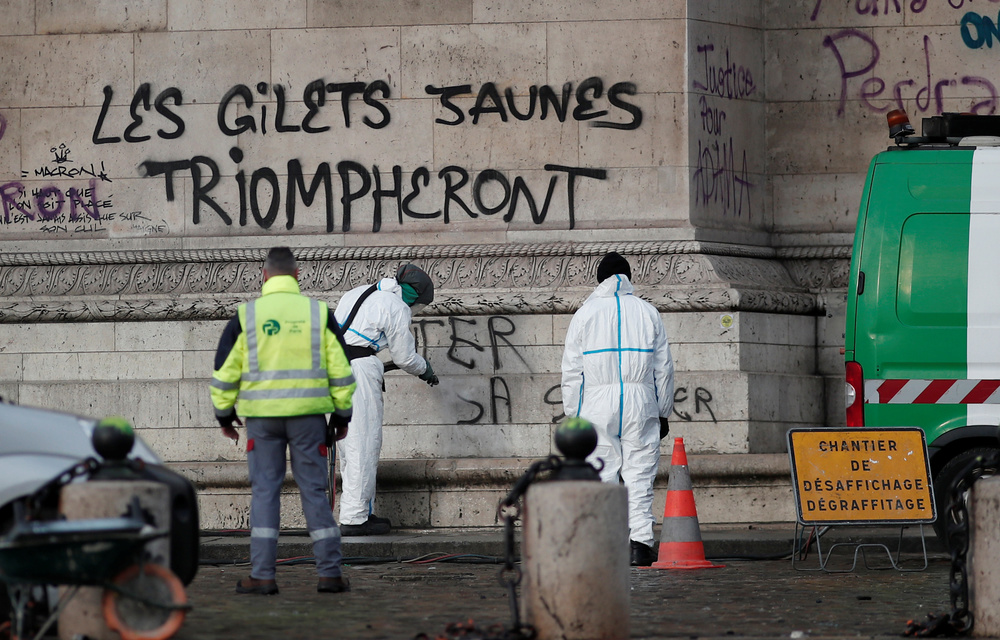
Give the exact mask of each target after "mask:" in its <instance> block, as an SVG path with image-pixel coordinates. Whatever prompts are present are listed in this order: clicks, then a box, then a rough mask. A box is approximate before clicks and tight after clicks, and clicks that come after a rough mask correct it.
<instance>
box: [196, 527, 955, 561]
mask: <svg viewBox="0 0 1000 640" xmlns="http://www.w3.org/2000/svg"><path fill="white" fill-rule="evenodd" d="M923 530H924V543H925V544H926V548H927V554H928V555H929V556H938V555H947V551H946V548H945V545H944V544H943V543H942V542H941V541H939V540H938V539H937V537H935V535H934V532H933V530H932V529H931V527H930V526H929V525H927V526H924V527H923ZM811 531H812V529H811V528H809V529H805V530H802V529H800V530H799V533H800V536H799V537H800V543H799V544H800V545H803V544H805V543H806V542H807V541H808V540H809V534H810V532H811ZM656 535H657V537H658V536H659V535H660V533H659V531H657V532H656ZM248 536H249V534H247V533H245V532H242V533H218V532H210V531H206V532H202V538H201V546H200V553H201V560H202V562H203V563H205V564H232V563H245V562H249V557H250V538H249V537H248ZM701 537H702V542H703V543H704V545H705V555H706V557H708V558H734V559H736V558H745V559H762V560H763V559H774V560H777V559H781V558H786V557H787V558H788V559H789V560H790V559H791V552H792V544H793V540H794V539H795V524H794V523H785V524H778V525H775V524H770V523H768V524H761V525H738V526H731V527H720V526H719V525H704V526H702V527H701ZM821 544H822V548H823V552H824V554H826V553H828V552H829V551H830V549H831V548H832V545H834V544H841V545H844V547H843V548H838V549H837V550H836V551H835V553H836V554H837V556H836V557H837V558H840V557H841V556H843V557H848V556H850V555H852V554H853V553H854V551H853V549H854V545H857V544H865V545H884V546H885V547H886V549H888V550H889V551H891V552H892V553H894V554H895V552H896V551H897V549H899V550H900V551H901V552H902V553H904V554H919V553H921V541H920V528H919V526H917V525H907V526H905V527H903V529H902V537H901V536H900V527H883V526H878V527H861V526H838V527H829V528H828V529H827V531H826V532H825V533H823V534H822V537H821ZM342 548H343V554H344V558H345V562H346V563H347V564H350V563H351V561H352V560H353V561H355V562H357V563H359V564H360V563H363V562H371V561H390V562H391V561H400V560H409V559H413V558H418V557H424V556H429V555H430V554H440V555H444V554H455V555H462V556H468V557H469V558H467V559H470V560H471V559H473V558H472V556H483V557H484V558H483V559H484V560H487V559H502V558H503V557H504V553H505V543H504V539H503V530H502V529H499V528H481V529H402V530H398V531H393V532H392V533H390V534H388V535H384V536H360V537H349V538H344V539H343V546H342ZM866 551H867V553H868V555H869V556H870V557H871V558H872V559H873V560H876V561H878V562H880V563H884V562H885V560H886V555H885V553H886V552H885V551H884V550H882V549H879V548H872V547H870V546H866ZM514 553H515V554H516V555H520V529H517V530H516V531H515V546H514ZM311 556H312V543H311V541H310V539H309V536H308V535H307V534H306V532H304V531H286V532H283V534H282V535H281V537H280V538H279V539H278V557H279V558H281V559H290V558H303V557H306V558H308V557H311ZM879 556H881V557H879ZM801 562H802V563H803V564H804V565H806V564H809V563H812V564H816V563H817V560H816V547H815V544H814V543H813V544H811V545H810V546H809V554H807V555H806V557H805V558H804V559H802V560H801ZM848 562H849V558H848ZM860 562H861V559H860V557H859V563H860Z"/></svg>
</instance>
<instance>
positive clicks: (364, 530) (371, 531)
mask: <svg viewBox="0 0 1000 640" xmlns="http://www.w3.org/2000/svg"><path fill="white" fill-rule="evenodd" d="M391 530H392V525H391V524H390V523H389V519H388V518H379V517H378V516H376V515H370V516H368V519H367V520H365V521H364V522H362V523H361V524H342V525H340V535H342V536H345V537H347V536H382V535H385V534H387V533H389V531H391Z"/></svg>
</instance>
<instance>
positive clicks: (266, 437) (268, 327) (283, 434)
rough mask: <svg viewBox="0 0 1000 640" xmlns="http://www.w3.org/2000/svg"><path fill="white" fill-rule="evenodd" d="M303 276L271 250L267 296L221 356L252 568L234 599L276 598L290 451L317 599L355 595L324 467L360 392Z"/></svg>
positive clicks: (219, 384)
mask: <svg viewBox="0 0 1000 640" xmlns="http://www.w3.org/2000/svg"><path fill="white" fill-rule="evenodd" d="M298 273H299V271H298V266H297V263H296V261H295V256H294V255H293V254H292V251H291V250H290V249H288V248H287V247H275V248H273V249H271V250H270V251H269V252H268V254H267V260H266V261H265V263H264V271H263V276H264V286H263V288H262V290H261V296H260V297H259V298H257V299H256V300H254V301H252V302H249V303H246V304H242V305H240V307H239V312H238V313H237V314H236V316H234V317H233V318H232V319H231V320H230V321H229V324H228V325H226V328H225V330H224V331H223V333H222V338H221V339H220V340H219V348H218V350H217V352H216V354H215V372H214V373H213V374H212V389H211V391H212V404H213V405H214V406H215V416H216V418H217V419H218V421H219V424H220V425H221V426H222V432H223V433H224V434H225V435H226V436H227V437H230V438H232V439H233V440H236V441H237V442H238V441H239V435H238V433H237V431H236V429H235V427H234V425H235V424H238V425H242V424H243V423H242V422H241V421H240V419H239V418H238V417H237V415H239V416H241V417H243V418H245V419H246V427H247V463H248V465H249V469H250V487H251V501H250V562H251V565H252V568H251V572H250V576H249V577H248V578H244V579H242V580H240V581H239V582H238V583H237V584H236V591H237V593H258V594H262V595H270V594H275V593H278V585H277V582H276V580H275V563H276V559H277V550H278V528H279V523H280V504H279V497H280V491H281V483H282V481H283V480H284V477H285V451H286V448H288V449H290V450H291V456H290V457H291V462H292V474H293V476H294V477H295V482H296V484H298V486H299V493H300V494H301V496H302V510H303V513H304V515H305V518H306V525H307V527H308V529H309V535H310V537H311V538H312V541H313V553H314V555H315V556H316V570H317V573H318V574H319V582H318V585H317V591H320V592H330V593H336V592H341V591H349V590H350V583H349V582H348V581H347V579H346V578H344V577H343V575H342V570H341V558H342V554H341V550H340V529H339V527H338V526H337V523H336V521H335V520H334V518H333V513H332V512H331V510H330V503H329V502H328V501H327V497H326V484H327V479H328V476H327V473H328V472H327V469H328V466H327V462H326V457H327V455H328V447H329V446H330V445H332V443H333V441H334V440H339V439H340V438H343V437H344V436H345V435H347V425H348V423H349V422H350V419H351V414H352V396H353V394H354V389H355V386H356V385H355V382H354V376H353V374H352V373H351V364H350V362H349V361H348V360H347V356H346V355H344V338H343V335H342V334H341V333H340V328H339V327H338V325H337V323H336V322H335V321H333V314H332V313H331V312H330V310H329V308H328V307H327V305H326V303H324V302H321V301H319V300H314V299H312V298H308V297H306V296H304V295H302V294H301V293H300V292H299V284H298ZM326 414H330V419H329V422H328V421H327V419H326Z"/></svg>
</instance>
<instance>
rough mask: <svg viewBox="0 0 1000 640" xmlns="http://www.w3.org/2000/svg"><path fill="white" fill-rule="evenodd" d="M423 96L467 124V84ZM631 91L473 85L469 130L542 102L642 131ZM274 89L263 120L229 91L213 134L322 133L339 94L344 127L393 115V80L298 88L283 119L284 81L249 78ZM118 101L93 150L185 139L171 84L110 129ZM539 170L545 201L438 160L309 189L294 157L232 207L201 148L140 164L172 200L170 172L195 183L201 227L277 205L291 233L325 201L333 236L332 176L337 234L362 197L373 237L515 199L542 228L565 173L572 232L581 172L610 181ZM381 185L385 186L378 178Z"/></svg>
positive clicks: (261, 171)
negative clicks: (613, 112)
mask: <svg viewBox="0 0 1000 640" xmlns="http://www.w3.org/2000/svg"><path fill="white" fill-rule="evenodd" d="M426 92H427V94H428V95H432V96H437V97H438V98H439V100H440V102H441V105H442V106H443V107H444V108H445V109H447V110H448V111H450V112H452V113H453V114H454V118H453V119H451V120H445V119H442V118H438V119H436V120H435V122H437V123H440V124H444V125H449V126H456V125H459V124H462V123H463V122H466V112H464V111H462V110H461V109H460V108H459V107H458V106H457V105H456V104H455V103H454V102H452V99H453V98H456V97H458V96H461V95H465V94H471V92H472V87H471V85H454V86H446V87H436V86H434V85H428V86H427V87H426ZM636 92H637V90H636V87H635V85H634V84H633V83H630V82H619V83H615V84H613V85H611V86H610V87H609V88H608V89H607V91H606V92H605V84H604V81H603V80H601V79H600V78H587V79H586V80H584V81H583V82H581V83H580V84H579V85H578V86H577V87H576V90H575V91H574V90H573V84H572V83H566V84H565V85H563V87H562V90H561V93H560V94H557V93H556V92H555V90H553V89H552V88H551V87H549V86H548V85H543V86H541V87H538V86H535V85H532V86H531V87H530V88H529V95H528V104H527V106H525V105H523V104H522V105H521V106H520V107H519V106H518V100H519V99H520V98H515V96H514V94H513V90H512V89H511V88H506V89H504V91H503V94H504V99H501V97H500V90H499V89H498V88H497V87H496V85H495V84H493V83H486V84H484V85H482V86H481V87H480V88H479V91H478V93H477V97H476V101H475V105H474V106H473V107H471V108H470V109H469V110H468V116H469V118H470V119H471V122H472V124H474V125H475V124H478V122H479V120H480V118H482V117H484V116H486V115H491V114H492V115H495V116H496V117H498V118H499V119H500V120H501V121H503V122H507V121H508V114H509V115H512V116H514V118H515V120H528V119H531V118H533V117H534V114H535V112H536V104H537V106H538V109H537V111H538V114H539V116H538V117H539V119H542V120H544V119H546V118H547V117H548V115H549V111H550V109H551V112H552V113H553V114H554V115H555V117H556V118H558V119H559V121H560V122H563V121H565V120H566V119H567V117H569V116H570V115H572V117H573V119H575V120H578V121H591V122H590V124H591V126H593V127H606V128H613V129H624V130H631V129H635V128H638V127H639V125H640V124H641V123H642V111H641V109H640V108H639V107H637V106H635V105H634V104H632V103H630V102H628V101H626V100H624V99H623V96H631V95H635V94H636ZM272 94H273V96H274V99H275V105H274V111H273V113H272V114H271V116H270V117H269V116H268V110H267V107H268V103H259V104H258V105H257V106H258V107H259V109H256V108H255V93H254V91H253V90H252V89H250V87H248V86H246V85H242V84H241V85H236V86H235V87H232V88H231V89H229V91H227V92H226V94H225V95H224V96H223V98H222V100H221V101H220V103H219V108H218V111H217V124H218V126H219V130H220V131H221V132H222V133H224V134H226V135H228V136H237V135H241V134H245V133H254V134H256V133H258V132H259V133H260V134H261V135H266V134H267V133H268V130H269V129H268V127H269V126H270V131H271V132H273V133H286V132H297V131H302V132H305V133H310V134H315V133H323V132H326V131H329V130H330V129H331V126H330V125H329V124H323V123H322V122H317V120H322V116H323V108H324V106H326V105H327V103H328V102H337V101H338V100H337V98H338V97H339V103H340V107H341V113H342V116H343V123H344V126H345V127H348V128H349V127H350V126H351V124H352V123H353V122H355V121H360V122H361V123H363V124H364V125H365V126H368V127H370V128H372V129H380V128H383V127H385V126H388V125H389V123H390V121H391V112H390V110H389V108H388V106H387V105H386V104H385V103H384V102H383V100H386V99H388V98H390V88H389V85H388V83H387V82H385V81H382V80H375V81H373V82H369V83H364V82H348V83H325V82H324V81H322V80H314V81H313V82H311V83H309V84H308V85H307V86H306V88H305V89H304V91H303V96H302V98H303V103H302V108H303V109H304V110H305V112H304V113H303V114H301V116H300V117H296V118H290V117H288V116H287V113H286V112H287V111H288V110H289V109H290V108H291V105H290V104H289V103H288V101H287V100H286V95H285V89H284V87H282V86H281V85H268V84H267V83H263V82H262V83H258V84H257V85H256V95H258V96H270V95H272ZM356 96H361V98H362V103H363V104H364V105H365V108H367V109H368V113H365V114H364V115H361V116H360V117H358V114H356V113H354V111H353V109H357V108H358V107H357V106H355V105H356V102H357V101H353V102H352V101H351V98H352V97H356ZM605 96H606V100H607V103H608V105H607V106H608V107H609V108H603V107H604V105H603V103H600V102H599V101H601V100H602V99H604V98H605ZM113 97H114V90H113V89H112V87H110V86H107V87H104V102H103V105H102V107H101V112H100V115H99V116H98V119H97V122H96V125H95V127H94V132H93V135H92V141H93V143H94V144H95V145H101V144H117V143H121V142H126V143H141V142H145V141H148V140H150V139H151V138H152V136H153V135H154V134H155V135H156V136H158V137H160V138H162V139H165V140H170V139H174V138H178V137H180V136H182V135H183V134H184V131H185V129H186V124H185V121H184V119H183V117H182V116H181V114H180V113H179V107H181V106H182V105H183V95H182V92H181V90H180V89H178V88H177V87H169V88H167V89H165V90H163V91H161V92H160V93H159V94H157V95H156V96H155V98H154V97H153V92H152V89H151V85H150V84H149V83H144V84H142V85H141V86H140V87H139V88H138V89H137V90H136V92H135V93H134V94H133V96H132V101H131V105H130V109H129V113H130V116H131V120H130V122H129V124H128V125H127V126H126V127H125V128H124V130H123V131H122V133H121V135H117V134H109V133H108V132H106V131H105V129H106V120H107V116H108V113H109V110H110V107H111V103H112V99H113ZM522 98H523V97H522ZM522 101H523V100H522ZM574 105H575V106H574ZM571 106H573V108H572V110H571V109H570V107H571ZM237 107H240V108H242V109H244V110H246V111H248V112H250V113H249V114H244V115H240V116H238V117H231V116H230V113H231V112H234V111H236V108H237ZM612 108H614V109H619V110H622V111H624V112H625V113H626V114H627V115H628V116H629V117H630V120H628V121H627V122H618V121H615V120H607V119H605V117H606V116H609V113H610V109H612ZM153 112H155V114H156V115H154V113H153ZM154 128H155V131H154V130H153V129H154ZM229 158H230V160H231V161H232V162H233V163H235V164H240V163H242V162H243V160H244V153H243V150H242V149H240V148H238V147H233V148H231V149H230V151H229ZM543 168H544V170H545V171H546V172H549V173H550V174H552V175H550V176H549V180H548V186H547V189H546V190H545V195H544V199H542V198H541V197H540V196H536V194H535V193H533V192H532V190H531V189H530V188H529V187H528V184H527V182H526V181H525V179H524V178H523V177H522V176H513V177H512V178H511V177H509V176H508V175H507V174H505V173H503V172H501V171H498V170H496V169H484V170H482V171H479V172H478V173H477V174H475V176H474V177H473V175H472V174H471V173H470V171H469V170H467V169H465V168H462V167H459V166H454V165H452V166H447V167H444V168H443V169H441V170H439V171H437V172H436V173H434V174H432V173H431V171H430V170H429V169H428V168H427V167H424V166H421V167H417V168H416V169H414V170H413V171H412V173H411V177H410V180H409V184H408V185H406V184H404V181H403V173H404V171H403V167H401V166H399V165H394V166H393V167H392V168H391V169H390V170H389V171H383V170H380V168H379V167H378V166H371V167H366V166H363V165H361V164H360V163H358V162H354V161H351V160H342V161H340V162H338V163H336V164H335V165H332V166H331V164H330V163H328V162H322V163H320V164H319V165H318V166H317V167H316V169H315V171H314V172H312V174H311V176H310V177H309V178H308V186H307V184H306V183H307V172H306V170H304V169H303V167H302V164H301V162H300V161H299V160H297V159H292V160H289V161H288V162H287V164H286V167H285V169H286V175H287V180H286V182H285V184H284V185H282V184H281V181H280V180H279V178H278V173H277V172H276V171H275V170H274V169H272V168H270V167H260V168H257V169H255V170H254V171H252V172H251V173H250V174H249V176H248V175H247V171H246V170H242V169H241V170H240V171H238V172H236V174H235V176H234V180H235V186H236V188H237V189H238V192H239V204H238V209H237V210H236V211H227V210H225V209H224V208H223V206H222V205H221V204H220V203H219V202H218V199H217V198H216V197H215V196H214V195H213V193H212V191H213V189H215V188H216V187H218V186H219V184H220V181H221V180H222V172H221V170H220V166H219V163H218V162H217V161H216V160H215V159H213V158H210V157H208V156H202V155H198V156H193V157H191V158H186V159H179V160H171V161H160V160H155V161H154V160H149V161H146V162H144V163H142V164H141V165H140V170H141V171H142V172H144V175H145V176H147V177H156V176H161V175H162V176H163V180H164V189H165V197H166V199H167V201H173V200H174V199H175V195H174V192H175V179H177V178H179V177H190V179H191V181H192V183H193V184H192V193H191V212H192V213H191V216H192V222H193V223H194V224H200V223H201V222H202V211H203V207H204V208H205V209H207V210H208V211H209V212H214V213H215V214H216V215H218V216H219V218H220V219H221V220H222V221H223V222H224V223H225V224H226V225H233V224H239V225H240V226H246V225H248V224H255V225H257V226H258V227H261V228H263V229H269V228H271V226H272V225H274V223H275V222H276V221H277V219H278V216H279V212H280V211H281V210H282V208H283V209H284V223H285V228H286V229H292V228H294V226H295V214H296V209H297V208H298V206H299V204H300V203H301V205H303V206H305V207H311V206H313V205H314V204H315V205H316V206H321V207H323V211H324V214H325V219H326V230H327V232H332V231H334V229H335V228H336V227H337V225H336V223H335V220H334V196H333V184H332V183H333V173H334V171H335V172H336V174H337V176H338V177H339V179H340V186H341V196H340V205H341V210H342V218H341V224H340V229H341V231H344V232H347V231H350V229H351V225H352V217H353V214H354V211H355V210H356V209H357V205H358V204H360V202H359V201H361V200H362V199H363V198H370V201H371V206H372V227H371V230H372V232H378V231H379V230H380V229H381V227H382V221H383V216H384V215H388V216H393V217H395V219H396V220H398V222H399V224H400V225H402V224H403V221H404V220H405V219H413V220H430V219H440V220H441V222H443V223H444V224H448V223H449V222H450V221H451V220H452V217H453V212H455V213H456V214H464V215H465V216H468V217H469V218H478V217H480V216H493V215H496V214H498V213H501V212H503V221H504V222H510V221H511V220H513V219H514V217H515V214H516V212H517V209H518V204H519V203H520V202H522V201H523V207H522V210H523V209H527V210H528V214H529V215H530V217H531V221H532V222H533V223H534V224H536V225H540V224H543V223H544V222H545V221H546V219H547V218H548V217H549V212H550V206H551V203H552V199H553V194H554V193H555V190H556V188H557V186H558V183H559V180H560V176H561V175H562V176H563V178H564V182H565V184H566V186H565V189H566V215H567V218H568V223H569V228H570V229H573V228H575V226H576V211H575V209H576V200H575V196H576V181H577V179H578V178H590V179H595V180H605V179H606V178H607V171H606V170H604V169H595V168H587V167H570V166H563V165H557V164H545V165H544V166H543ZM181 174H183V175H181ZM432 177H433V178H434V179H436V180H437V181H438V184H436V185H434V186H435V187H436V188H438V189H439V191H440V190H443V197H442V198H441V200H440V201H439V202H437V203H435V204H436V205H439V206H436V207H434V206H432V207H427V206H426V203H425V205H424V208H420V209H418V205H417V204H416V203H415V200H417V199H418V198H419V197H420V196H421V195H422V194H424V195H425V194H426V193H428V192H431V191H433V189H429V187H431V180H432ZM383 181H385V182H387V183H388V184H387V185H383ZM282 186H284V189H283V188H282ZM487 193H488V194H489V196H487V195H486V194H487ZM425 199H426V197H425ZM384 200H390V201H393V202H394V203H395V211H390V212H386V213H383V201H384ZM282 204H284V207H282Z"/></svg>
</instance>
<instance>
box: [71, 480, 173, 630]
mask: <svg viewBox="0 0 1000 640" xmlns="http://www.w3.org/2000/svg"><path fill="white" fill-rule="evenodd" d="M133 496H137V497H138V498H139V505H140V506H141V507H142V510H143V516H144V517H146V516H149V517H151V518H152V520H153V522H151V523H150V524H152V525H153V526H154V527H156V528H169V527H170V490H169V488H168V487H167V486H166V485H165V484H161V483H159V482H149V481H145V480H91V481H89V482H77V483H73V484H68V485H66V486H65V487H63V488H62V494H61V496H60V505H59V511H60V513H61V514H62V515H64V516H65V517H66V519H67V520H83V519H89V518H114V517H119V516H124V515H125V514H126V513H127V512H128V507H129V503H131V501H132V497H133ZM145 553H146V554H147V555H146V559H147V560H148V561H149V562H152V563H155V564H160V565H163V566H164V567H169V566H170V541H169V540H168V539H167V538H165V537H164V538H157V539H155V540H151V541H150V542H149V543H147V544H146V548H145ZM63 591H65V587H63V588H61V589H60V592H63ZM103 595H104V589H103V588H102V587H80V590H79V591H78V592H77V594H76V595H75V596H74V597H73V598H72V599H71V600H70V601H69V602H68V603H67V605H66V608H65V609H64V610H63V611H62V613H61V614H60V615H59V638H60V640H72V639H73V638H75V637H77V636H79V635H82V636H86V637H87V638H91V639H93V640H121V636H120V635H119V634H118V632H116V631H112V630H111V629H109V628H108V627H107V625H106V624H105V623H104V614H103V612H102V604H101V598H102V597H103Z"/></svg>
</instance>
